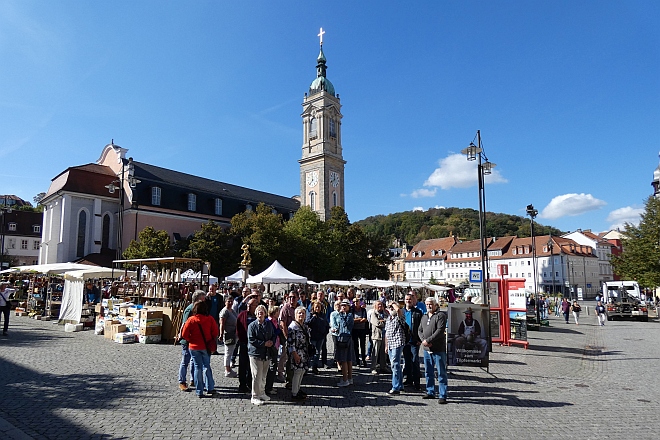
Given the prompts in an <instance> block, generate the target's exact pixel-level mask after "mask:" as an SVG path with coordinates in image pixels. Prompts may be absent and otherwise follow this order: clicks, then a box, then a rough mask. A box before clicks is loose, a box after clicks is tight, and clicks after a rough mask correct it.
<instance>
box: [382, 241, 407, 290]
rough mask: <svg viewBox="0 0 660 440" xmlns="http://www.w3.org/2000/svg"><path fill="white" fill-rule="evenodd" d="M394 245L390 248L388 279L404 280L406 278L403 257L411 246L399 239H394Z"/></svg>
mask: <svg viewBox="0 0 660 440" xmlns="http://www.w3.org/2000/svg"><path fill="white" fill-rule="evenodd" d="M393 244H394V247H392V248H390V264H389V265H388V267H387V268H388V270H389V272H390V281H404V280H406V262H405V259H406V257H407V256H408V254H409V252H410V251H411V250H412V246H408V245H407V244H406V243H401V240H398V239H397V240H394V243H393Z"/></svg>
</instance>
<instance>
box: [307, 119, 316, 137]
mask: <svg viewBox="0 0 660 440" xmlns="http://www.w3.org/2000/svg"><path fill="white" fill-rule="evenodd" d="M317 129H318V122H317V120H316V118H315V117H312V119H310V120H309V137H310V139H314V138H315V137H316V130H317Z"/></svg>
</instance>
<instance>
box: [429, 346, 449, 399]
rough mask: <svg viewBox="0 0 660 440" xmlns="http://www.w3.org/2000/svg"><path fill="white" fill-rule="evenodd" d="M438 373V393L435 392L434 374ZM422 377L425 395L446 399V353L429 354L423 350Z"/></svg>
mask: <svg viewBox="0 0 660 440" xmlns="http://www.w3.org/2000/svg"><path fill="white" fill-rule="evenodd" d="M436 371H437V372H438V391H439V392H438V393H436V392H435V372H436ZM424 375H425V376H426V394H430V395H433V396H436V395H439V396H440V398H441V399H446V398H447V353H430V352H428V351H426V350H424Z"/></svg>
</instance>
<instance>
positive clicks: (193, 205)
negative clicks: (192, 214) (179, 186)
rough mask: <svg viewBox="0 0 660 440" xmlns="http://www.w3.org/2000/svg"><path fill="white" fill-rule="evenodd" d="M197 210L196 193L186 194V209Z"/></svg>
mask: <svg viewBox="0 0 660 440" xmlns="http://www.w3.org/2000/svg"><path fill="white" fill-rule="evenodd" d="M196 210H197V195H195V194H193V193H189V194H188V211H196Z"/></svg>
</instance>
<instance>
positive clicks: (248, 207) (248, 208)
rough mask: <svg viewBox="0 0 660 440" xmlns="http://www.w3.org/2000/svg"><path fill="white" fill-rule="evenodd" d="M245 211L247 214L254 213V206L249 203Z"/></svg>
mask: <svg viewBox="0 0 660 440" xmlns="http://www.w3.org/2000/svg"><path fill="white" fill-rule="evenodd" d="M245 210H246V211H247V212H252V205H251V204H249V203H248V204H247V205H245Z"/></svg>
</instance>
